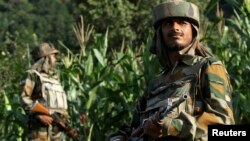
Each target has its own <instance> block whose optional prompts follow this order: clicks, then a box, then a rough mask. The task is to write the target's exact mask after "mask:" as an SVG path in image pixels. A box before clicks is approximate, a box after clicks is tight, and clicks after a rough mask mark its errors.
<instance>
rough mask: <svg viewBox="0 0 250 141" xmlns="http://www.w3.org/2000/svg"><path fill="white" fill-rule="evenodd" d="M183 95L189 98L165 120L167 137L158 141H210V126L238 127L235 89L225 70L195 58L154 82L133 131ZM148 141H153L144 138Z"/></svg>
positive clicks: (216, 63) (210, 60)
mask: <svg viewBox="0 0 250 141" xmlns="http://www.w3.org/2000/svg"><path fill="white" fill-rule="evenodd" d="M182 94H188V95H189V98H188V99H187V100H186V101H185V102H183V103H182V104H180V105H179V107H177V108H175V109H173V111H172V112H170V113H169V114H167V116H166V117H165V118H164V119H163V124H162V129H163V134H164V135H163V137H162V138H161V139H156V140H164V141H165V140H166V141H171V140H174V141H175V140H177V141H178V140H191V141H193V140H207V128H208V125H212V124H234V117H233V110H232V105H231V94H232V87H231V84H230V80H229V76H228V73H227V71H226V69H225V67H224V66H223V64H222V63H221V61H219V60H218V59H216V58H214V57H209V58H208V57H207V58H204V57H200V56H195V57H193V58H192V59H181V61H179V62H178V63H177V64H176V65H175V67H174V68H173V69H172V70H167V71H166V72H165V73H164V74H163V75H162V76H160V77H159V78H157V79H155V80H153V81H151V82H150V84H149V86H148V88H147V89H146V91H145V93H144V95H143V96H142V98H141V99H140V101H139V103H138V105H137V107H136V110H135V111H134V114H133V119H132V123H131V126H132V128H134V129H135V128H137V127H138V126H140V124H141V123H142V121H143V120H144V119H146V118H148V117H150V116H151V115H152V114H154V113H155V111H158V110H159V108H160V107H163V106H165V105H171V104H172V103H173V102H174V101H176V100H177V99H178V98H179V97H180V96H181V95H182ZM145 140H147V141H149V140H153V139H150V138H149V137H145V136H144V141H145Z"/></svg>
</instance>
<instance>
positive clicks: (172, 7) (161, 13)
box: [153, 0, 200, 28]
mask: <svg viewBox="0 0 250 141" xmlns="http://www.w3.org/2000/svg"><path fill="white" fill-rule="evenodd" d="M173 17H180V18H187V19H189V20H190V21H191V22H192V23H194V24H195V25H196V26H197V27H199V23H200V18H199V8H198V7H197V6H196V5H195V4H193V3H191V2H187V1H184V0H168V1H167V2H164V3H161V4H159V5H158V6H156V7H154V9H153V25H154V28H157V27H158V24H159V23H160V22H161V21H162V20H163V19H166V18H173Z"/></svg>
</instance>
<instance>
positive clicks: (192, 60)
mask: <svg viewBox="0 0 250 141" xmlns="http://www.w3.org/2000/svg"><path fill="white" fill-rule="evenodd" d="M180 61H181V62H183V63H184V64H186V65H189V66H193V65H194V64H196V63H197V62H198V61H199V57H198V56H192V55H188V54H185V55H182V56H181V59H180Z"/></svg>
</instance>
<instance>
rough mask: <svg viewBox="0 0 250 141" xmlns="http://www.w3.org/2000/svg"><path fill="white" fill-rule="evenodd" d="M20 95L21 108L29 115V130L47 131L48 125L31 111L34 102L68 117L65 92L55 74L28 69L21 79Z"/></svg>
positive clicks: (37, 114)
mask: <svg viewBox="0 0 250 141" xmlns="http://www.w3.org/2000/svg"><path fill="white" fill-rule="evenodd" d="M20 96H21V102H22V105H23V108H24V110H25V112H26V114H27V115H28V117H29V124H28V126H29V131H31V132H33V131H39V132H40V131H43V132H47V131H48V126H46V125H44V124H42V123H41V122H40V121H39V120H38V116H39V115H40V113H33V112H31V110H32V106H33V105H34V104H35V102H39V103H42V104H43V105H44V106H46V107H47V108H49V109H50V110H55V111H57V112H59V113H61V115H63V117H65V119H67V118H68V113H67V99H66V94H65V92H64V90H63V87H62V86H61V84H60V82H59V80H58V77H57V75H49V74H47V73H41V72H37V71H35V70H28V71H27V74H26V76H25V78H24V79H23V80H22V81H21V95H20ZM53 128H54V127H53ZM29 136H32V135H29ZM31 138H33V137H31Z"/></svg>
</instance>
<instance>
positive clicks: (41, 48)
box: [31, 43, 59, 61]
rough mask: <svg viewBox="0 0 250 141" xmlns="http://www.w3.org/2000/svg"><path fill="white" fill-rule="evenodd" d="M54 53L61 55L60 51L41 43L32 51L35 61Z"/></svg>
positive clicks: (50, 45)
mask: <svg viewBox="0 0 250 141" xmlns="http://www.w3.org/2000/svg"><path fill="white" fill-rule="evenodd" d="M53 53H59V51H58V50H57V49H55V47H54V46H53V45H52V44H49V43H41V44H40V45H38V46H37V47H36V48H34V49H33V50H32V51H31V55H32V59H33V60H34V61H36V60H38V59H40V58H42V57H44V56H48V55H50V54H53Z"/></svg>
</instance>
